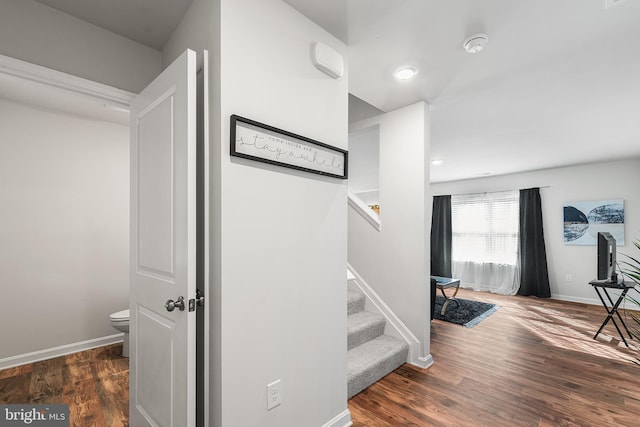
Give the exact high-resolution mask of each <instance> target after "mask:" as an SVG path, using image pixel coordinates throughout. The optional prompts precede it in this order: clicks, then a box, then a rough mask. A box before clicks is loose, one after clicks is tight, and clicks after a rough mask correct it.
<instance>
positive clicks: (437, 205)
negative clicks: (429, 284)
mask: <svg viewBox="0 0 640 427" xmlns="http://www.w3.org/2000/svg"><path fill="white" fill-rule="evenodd" d="M431 274H432V275H433V276H442V277H451V196H434V197H433V215H432V217H431Z"/></svg>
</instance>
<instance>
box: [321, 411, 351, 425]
mask: <svg viewBox="0 0 640 427" xmlns="http://www.w3.org/2000/svg"><path fill="white" fill-rule="evenodd" d="M352 425H353V421H351V412H349V410H348V409H345V410H344V411H343V412H342V413H340V414H338V415H336V416H335V417H333V419H332V420H331V421H329V422H327V423H326V424H324V425H323V426H322V427H350V426H352Z"/></svg>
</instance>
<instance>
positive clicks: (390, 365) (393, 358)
mask: <svg viewBox="0 0 640 427" xmlns="http://www.w3.org/2000/svg"><path fill="white" fill-rule="evenodd" d="M408 352H409V348H408V346H404V347H403V348H402V350H401V351H398V352H395V353H393V354H391V355H389V357H387V358H385V359H383V360H380V361H378V362H377V363H376V364H375V365H373V366H370V367H369V368H367V369H366V370H365V371H363V372H361V373H359V374H358V375H355V376H354V377H353V378H349V381H348V386H347V393H348V397H347V398H348V399H351V398H352V397H353V396H355V395H356V394H358V393H360V392H361V391H362V390H364V389H365V388H367V387H369V386H370V385H371V384H373V383H375V382H377V381H378V380H380V379H381V378H382V377H384V376H386V375H387V374H389V373H390V372H392V371H394V370H395V369H397V368H399V367H400V366H401V365H402V364H403V363H404V362H405V361H406V360H407V354H408Z"/></svg>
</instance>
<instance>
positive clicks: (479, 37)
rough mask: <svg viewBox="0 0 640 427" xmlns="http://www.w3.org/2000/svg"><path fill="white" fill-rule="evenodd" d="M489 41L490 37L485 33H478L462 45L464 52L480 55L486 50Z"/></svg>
mask: <svg viewBox="0 0 640 427" xmlns="http://www.w3.org/2000/svg"><path fill="white" fill-rule="evenodd" d="M488 41H489V36H488V35H486V34H484V33H478V34H474V35H472V36H469V37H467V38H466V39H465V40H464V42H463V43H462V46H463V47H464V50H466V51H467V52H469V53H478V52H480V51H481V50H482V49H484V47H485V46H486V44H487V42H488Z"/></svg>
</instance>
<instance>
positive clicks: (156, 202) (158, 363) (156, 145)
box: [129, 51, 196, 427]
mask: <svg viewBox="0 0 640 427" xmlns="http://www.w3.org/2000/svg"><path fill="white" fill-rule="evenodd" d="M130 238H131V246H130V251H131V252H130V253H131V264H130V268H131V273H130V275H131V283H130V287H131V296H130V312H131V317H130V319H131V320H130V325H129V330H130V378H129V382H130V404H129V420H130V425H131V426H134V427H138V426H174V427H191V426H195V415H196V410H195V397H196V396H195V393H196V386H195V363H196V360H195V352H196V350H195V344H196V313H195V301H193V300H192V299H193V298H195V294H196V55H195V53H194V52H192V51H186V52H185V53H183V54H182V55H181V56H180V57H179V58H178V59H176V61H175V62H174V63H173V64H172V65H170V66H169V67H168V68H167V69H166V70H165V71H163V72H162V74H161V75H160V76H158V78H156V79H155V80H154V81H153V82H152V83H151V84H150V85H149V86H148V87H147V88H146V89H144V90H143V91H142V92H141V93H140V95H138V96H137V97H136V98H135V100H134V101H133V103H132V105H131V237H130ZM180 298H183V300H184V302H183V304H184V306H183V307H181V306H180ZM171 301H173V303H172V302H171ZM190 302H191V304H190Z"/></svg>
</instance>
